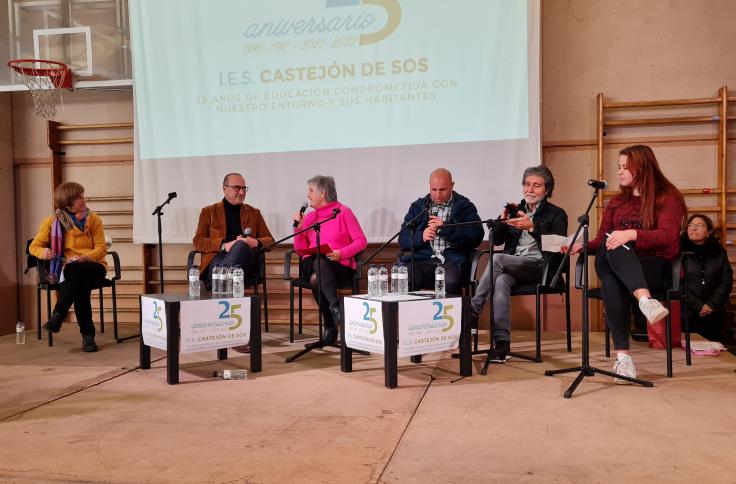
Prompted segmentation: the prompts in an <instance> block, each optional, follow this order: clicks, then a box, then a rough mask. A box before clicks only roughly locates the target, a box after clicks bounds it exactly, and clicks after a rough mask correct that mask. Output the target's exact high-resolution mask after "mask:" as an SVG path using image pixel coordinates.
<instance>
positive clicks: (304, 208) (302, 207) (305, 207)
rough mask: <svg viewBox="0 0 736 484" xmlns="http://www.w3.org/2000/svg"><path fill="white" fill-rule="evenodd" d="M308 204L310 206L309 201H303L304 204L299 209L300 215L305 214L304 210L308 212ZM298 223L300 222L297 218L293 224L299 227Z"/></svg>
mask: <svg viewBox="0 0 736 484" xmlns="http://www.w3.org/2000/svg"><path fill="white" fill-rule="evenodd" d="M308 206H309V204H308V203H307V202H304V203H302V206H301V208H300V209H299V214H300V215H304V212H306V211H307V207H308ZM298 225H299V222H297V221H296V220H294V225H293V228H297V226H298Z"/></svg>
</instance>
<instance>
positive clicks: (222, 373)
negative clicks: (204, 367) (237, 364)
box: [212, 370, 248, 380]
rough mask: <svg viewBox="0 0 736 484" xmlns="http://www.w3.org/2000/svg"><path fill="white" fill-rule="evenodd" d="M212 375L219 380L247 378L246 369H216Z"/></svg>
mask: <svg viewBox="0 0 736 484" xmlns="http://www.w3.org/2000/svg"><path fill="white" fill-rule="evenodd" d="M212 376H213V377H215V378H219V379H220V380H247V379H248V371H247V370H217V371H215V372H214V373H213V374H212Z"/></svg>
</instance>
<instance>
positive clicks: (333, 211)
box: [332, 208, 340, 217]
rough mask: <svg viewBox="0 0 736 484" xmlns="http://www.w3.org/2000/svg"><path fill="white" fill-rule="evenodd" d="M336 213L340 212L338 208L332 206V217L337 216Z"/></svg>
mask: <svg viewBox="0 0 736 484" xmlns="http://www.w3.org/2000/svg"><path fill="white" fill-rule="evenodd" d="M338 213H340V209H339V208H333V209H332V216H333V217H335V216H337V214H338Z"/></svg>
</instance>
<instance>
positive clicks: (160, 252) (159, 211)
mask: <svg viewBox="0 0 736 484" xmlns="http://www.w3.org/2000/svg"><path fill="white" fill-rule="evenodd" d="M174 198H176V192H171V193H169V196H168V197H167V198H166V201H164V203H162V204H161V205H159V206H158V207H156V209H155V210H154V211H153V213H152V214H151V215H157V216H158V270H159V278H160V279H161V280H160V283H161V294H163V293H164V249H163V247H164V246H163V243H162V242H161V216H162V215H163V214H164V212H163V211H162V210H163V208H164V205H166V204H167V203H169V202H170V201H171V200H173V199H174Z"/></svg>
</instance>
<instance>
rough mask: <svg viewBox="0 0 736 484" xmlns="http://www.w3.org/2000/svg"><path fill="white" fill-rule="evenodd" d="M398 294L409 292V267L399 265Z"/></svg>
mask: <svg viewBox="0 0 736 484" xmlns="http://www.w3.org/2000/svg"><path fill="white" fill-rule="evenodd" d="M399 294H409V268H408V267H407V266H406V265H404V264H401V265H399Z"/></svg>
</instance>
